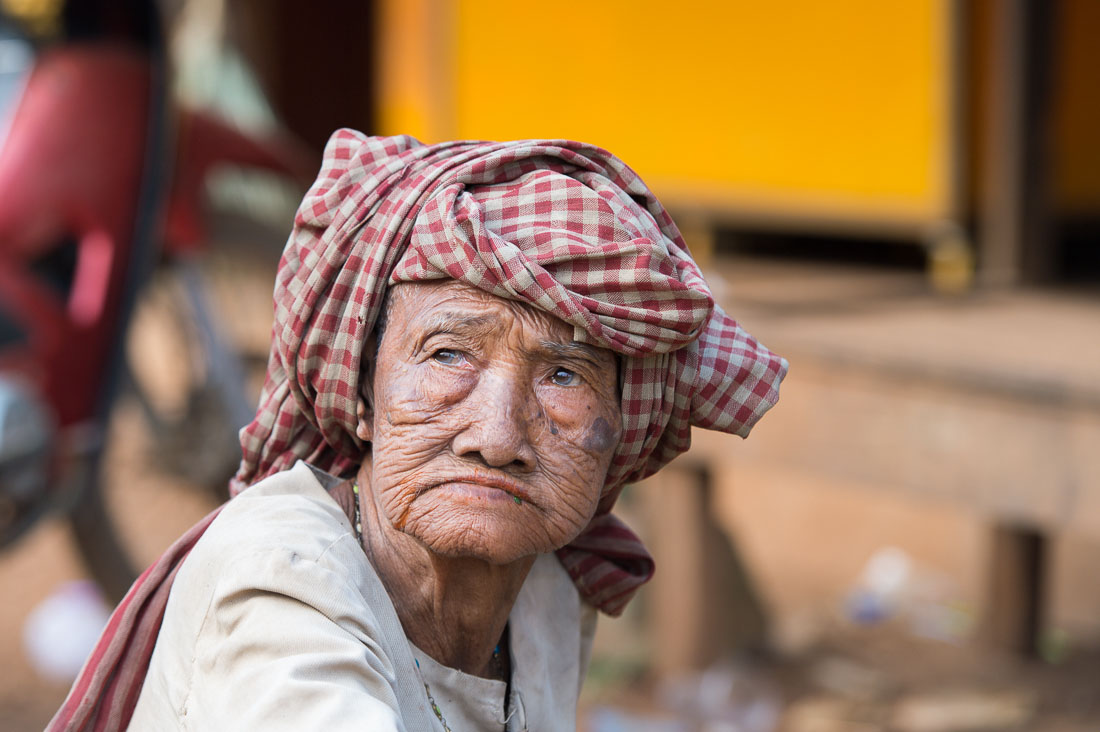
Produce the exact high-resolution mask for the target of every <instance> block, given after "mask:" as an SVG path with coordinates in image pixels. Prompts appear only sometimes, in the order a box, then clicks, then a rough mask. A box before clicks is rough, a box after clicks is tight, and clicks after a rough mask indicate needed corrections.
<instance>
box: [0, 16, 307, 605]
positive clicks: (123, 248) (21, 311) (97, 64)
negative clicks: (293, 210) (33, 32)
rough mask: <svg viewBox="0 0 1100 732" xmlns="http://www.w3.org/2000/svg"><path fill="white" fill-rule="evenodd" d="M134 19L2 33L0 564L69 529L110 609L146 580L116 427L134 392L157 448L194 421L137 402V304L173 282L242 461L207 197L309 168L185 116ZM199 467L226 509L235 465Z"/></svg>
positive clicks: (155, 31)
mask: <svg viewBox="0 0 1100 732" xmlns="http://www.w3.org/2000/svg"><path fill="white" fill-rule="evenodd" d="M130 5H133V6H134V7H136V8H139V9H140V11H141V12H139V13H137V14H135V13H127V14H123V15H122V16H119V17H121V18H122V19H123V20H122V22H121V29H120V28H119V27H117V26H111V25H110V20H111V19H110V17H106V19H105V16H103V15H102V14H100V15H95V14H88V13H87V12H84V13H72V14H68V15H66V16H65V20H66V23H67V27H66V28H65V29H64V32H63V33H62V35H63V38H64V40H63V41H62V42H60V43H55V44H52V45H47V46H46V47H44V48H41V49H39V48H36V47H35V46H34V45H33V44H32V43H31V42H30V41H29V40H28V39H27V37H26V36H24V35H23V34H22V33H21V32H20V30H19V29H18V28H17V26H16V25H14V24H13V23H11V22H2V23H0V108H2V109H3V110H4V114H3V120H2V121H0V140H2V143H0V145H2V147H0V547H4V546H7V545H8V544H10V543H11V542H13V541H15V540H16V539H17V538H18V537H19V536H20V535H22V534H23V533H25V532H26V530H27V529H28V528H30V527H31V526H32V525H34V523H35V522H36V521H37V520H38V519H39V518H41V517H42V516H43V515H45V514H46V513H47V512H49V511H64V512H66V513H67V515H68V517H69V521H70V523H71V526H72V529H73V535H74V537H75V539H76V542H77V545H78V547H79V549H80V551H81V553H82V555H83V558H84V560H85V561H86V564H87V565H88V568H89V570H90V571H91V573H92V574H93V576H94V577H95V578H96V579H97V580H98V581H99V582H100V584H101V585H102V586H103V588H104V590H105V591H106V593H107V594H108V595H109V596H112V597H115V598H118V597H121V595H122V594H123V593H124V592H125V590H126V589H127V588H128V586H129V584H130V582H131V581H132V579H133V578H134V576H135V574H134V566H133V565H134V560H133V559H132V558H131V557H130V556H129V554H130V553H129V550H128V549H127V548H126V547H125V545H124V542H122V541H120V539H119V536H118V534H119V531H118V527H117V525H116V523H117V522H116V516H114V515H113V513H112V509H111V508H110V506H109V505H108V503H107V502H106V501H105V500H104V479H103V471H102V462H103V460H102V456H103V454H104V450H105V448H106V444H107V439H108V424H109V418H110V415H111V412H112V409H113V408H114V407H115V405H116V403H117V402H118V400H119V398H120V395H121V394H123V393H124V392H126V391H129V392H130V393H132V394H136V395H137V396H138V401H139V402H140V403H142V405H143V407H144V409H143V411H144V413H145V416H146V420H147V425H148V426H149V429H150V431H152V432H156V433H158V434H159V433H163V432H167V431H169V428H170V425H166V424H165V423H166V422H171V421H173V420H174V421H182V420H183V418H184V417H183V415H179V414H176V415H173V416H171V417H170V418H165V417H164V415H163V414H160V413H158V410H157V409H156V407H155V405H153V404H151V402H150V400H149V399H147V398H144V397H143V395H142V393H141V389H140V388H135V380H134V379H133V378H131V374H132V372H133V369H132V368H130V365H129V364H128V360H127V357H126V348H125V342H126V334H127V329H128V327H129V326H130V324H131V322H132V315H133V313H134V309H135V303H137V302H138V300H139V297H141V296H142V293H143V291H144V290H147V289H148V288H149V287H150V284H151V283H153V282H155V281H159V280H162V279H164V278H165V277H171V278H172V279H174V280H175V282H176V284H175V285H174V287H175V288H176V291H177V292H180V293H183V299H184V300H185V302H184V303H182V304H181V307H179V308H178V314H179V315H180V317H183V318H186V319H187V320H188V321H189V323H188V327H189V328H190V330H191V333H192V337H193V338H194V342H193V346H194V348H193V349H192V350H193V351H194V352H193V353H191V354H190V355H189V358H198V359H199V360H200V361H201V363H200V364H198V365H197V366H195V367H194V369H193V370H194V371H195V372H196V373H198V374H199V376H198V379H199V380H200V381H201V382H202V383H201V388H202V390H203V391H204V392H205V394H206V395H207V402H210V403H214V404H215V405H216V406H217V411H218V412H219V413H218V415H217V417H216V420H217V422H218V424H219V425H220V426H219V428H218V429H219V434H220V435H221V438H222V439H219V440H218V442H221V443H225V441H226V440H225V439H224V437H225V436H228V444H229V445H231V446H232V445H234V441H233V439H232V436H233V434H235V430H236V429H237V428H239V427H240V426H242V425H243V424H244V423H245V422H247V421H248V420H249V419H250V418H251V414H252V411H253V404H252V403H251V402H250V401H249V400H248V399H247V397H246V391H245V389H244V387H243V380H244V377H243V373H242V365H241V363H240V359H239V357H238V354H237V353H236V352H235V351H234V348H233V347H232V345H231V344H228V343H227V342H226V338H224V337H223V336H222V335H221V330H220V329H219V327H218V326H219V324H220V323H221V322H223V320H224V319H225V318H226V316H227V315H230V316H231V314H219V317H214V316H213V315H212V313H211V306H210V304H209V302H208V300H207V298H206V296H205V293H204V283H203V281H202V277H203V275H202V270H201V268H200V267H199V266H198V261H199V260H200V259H201V258H202V257H203V256H205V255H206V254H208V253H209V252H208V244H207V242H208V238H207V236H206V230H205V225H204V218H203V215H202V207H201V205H200V203H201V200H202V191H203V185H204V183H205V181H206V179H207V176H208V174H209V172H210V171H211V170H212V169H213V168H215V167H216V166H218V165H220V164H223V163H226V164H232V165H237V166H250V167H256V168H261V169H265V170H269V171H274V172H277V173H280V174H284V175H286V176H289V177H291V178H293V179H294V180H295V181H298V182H302V181H308V180H309V177H310V175H311V173H312V172H313V167H312V166H313V164H314V161H313V160H312V158H311V156H310V155H308V154H306V153H304V152H303V151H302V150H301V149H300V148H299V147H297V146H296V145H294V144H292V143H289V142H287V141H273V140H261V139H256V138H252V137H248V136H246V135H243V134H241V133H239V132H237V131H235V130H233V129H231V128H230V127H228V126H226V125H225V124H222V123H221V122H219V121H217V120H216V119H214V118H212V117H209V116H206V115H203V114H199V113H194V112H186V111H182V110H179V109H176V108H175V107H174V105H173V104H172V102H171V99H170V98H169V94H168V93H167V91H166V90H167V86H166V79H165V76H166V75H165V72H164V68H165V64H164V62H163V54H162V49H163V43H161V40H160V29H159V25H158V19H157V17H156V13H155V12H154V11H153V9H152V5H151V3H131V4H130ZM86 7H87V6H86V5H85V8H86ZM89 19H92V20H94V21H95V22H93V23H89ZM89 26H91V30H89ZM196 352H197V353H196ZM196 394H197V391H196ZM198 399H199V397H197V396H194V397H193V398H192V400H191V401H192V403H193V404H194V403H197V401H198ZM205 429H207V428H206V427H201V428H200V431H202V430H205ZM178 462H180V461H178ZM182 462H184V463H186V462H188V461H187V460H184V461H182ZM191 462H199V463H202V464H204V465H209V464H210V463H217V464H219V465H221V467H218V468H217V469H216V470H214V471H213V472H214V473H219V474H220V475H219V476H218V477H217V478H215V479H212V482H215V483H219V485H218V488H219V489H220V490H222V491H224V482H223V481H224V479H225V478H227V477H228V474H229V471H231V469H232V467H233V465H234V463H235V454H229V455H228V456H221V457H219V456H214V455H210V454H205V455H202V456H200V457H198V458H197V459H196V458H195V456H192V459H191ZM166 538H170V537H166Z"/></svg>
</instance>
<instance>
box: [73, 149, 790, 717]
mask: <svg viewBox="0 0 1100 732" xmlns="http://www.w3.org/2000/svg"><path fill="white" fill-rule="evenodd" d="M785 371H786V363H785V362H784V361H783V360H782V359H780V358H778V357H777V356H775V355H774V354H772V353H770V352H769V351H768V350H766V349H765V348H763V347H762V346H760V345H759V344H758V343H757V342H756V341H754V340H753V339H752V338H751V337H750V336H749V335H748V334H746V333H745V332H744V331H743V330H741V329H740V328H739V327H738V325H737V324H736V323H735V322H734V321H733V320H731V319H730V318H729V317H727V316H726V315H725V313H723V312H722V310H721V309H720V308H718V307H716V306H715V305H714V302H713V299H712V298H711V295H710V292H709V290H708V289H707V286H706V284H705V283H704V281H703V279H702V277H701V275H700V273H699V270H698V268H697V267H696V265H695V264H694V262H692V260H691V258H690V256H689V254H688V251H687V248H686V247H685V246H684V243H683V240H682V239H681V237H680V235H679V233H678V232H677V230H676V228H675V226H674V224H673V223H672V221H671V219H670V218H669V216H668V215H667V213H666V212H665V211H664V209H663V208H662V207H661V206H660V204H659V203H658V202H657V200H656V199H655V198H654V197H653V195H652V194H651V193H650V192H649V190H648V189H647V188H646V187H645V185H644V184H643V183H642V182H641V180H640V179H639V178H638V177H637V175H635V174H634V173H633V172H632V171H631V170H630V169H629V168H628V167H626V166H625V165H624V164H623V163H622V162H621V161H619V160H618V159H616V158H615V157H613V156H611V155H610V154H609V153H607V152H606V151H604V150H601V149H599V148H595V147H592V146H589V145H583V144H579V143H574V142H565V141H523V142H509V143H473V142H458V143H446V144H441V145H422V144H420V143H418V142H417V141H415V140H413V139H411V138H408V137H394V138H369V137H366V136H364V135H361V134H359V133H356V132H352V131H349V130H342V131H340V132H337V133H336V134H335V135H334V137H333V138H332V140H331V141H330V143H329V145H328V148H327V150H326V153H325V163H324V166H323V168H322V170H321V173H320V176H319V177H318V180H317V182H316V183H315V184H314V186H313V188H312V189H311V190H310V192H309V194H308V195H307V196H306V198H305V200H304V201H303V203H302V206H301V208H300V209H299V212H298V216H297V218H296V222H295V230H294V232H293V234H292V236H291V239H290V242H289V244H288V246H287V249H286V252H285V254H284V256H283V261H282V263H281V265H280V270H279V276H278V281H277V284H276V288H275V327H274V332H273V343H272V350H271V359H270V363H269V367H268V374H267V380H266V383H265V386H264V391H263V395H262V397H261V401H260V406H259V410H258V413H257V415H256V418H255V420H254V421H253V422H252V424H250V425H249V426H248V427H246V428H245V429H244V430H243V431H242V433H241V436H242V448H243V452H244V460H243V462H242V464H241V469H240V471H239V473H238V475H237V477H236V479H235V481H234V491H235V492H239V496H238V497H236V498H235V499H233V500H232V501H230V502H229V503H228V504H227V506H226V507H225V508H224V510H221V512H220V514H218V515H217V516H216V518H208V519H207V520H206V521H205V522H203V523H202V524H200V525H199V526H198V527H196V528H195V529H193V530H192V532H191V533H190V534H189V535H188V536H185V537H184V538H183V539H181V540H180V542H178V543H177V545H176V546H175V547H173V549H172V550H170V551H169V553H168V554H167V555H166V556H165V558H163V559H162V560H161V561H160V562H158V564H157V565H154V567H152V568H151V569H150V570H149V572H147V573H146V575H144V576H143V578H142V579H141V580H139V582H138V584H137V585H135V588H134V589H133V590H131V592H130V594H129V595H128V596H127V598H126V599H125V600H124V601H123V604H122V605H120V607H119V609H118V610H117V611H116V614H115V619H114V620H113V621H112V625H111V626H109V627H108V630H107V632H106V633H105V635H104V638H103V639H102V640H101V643H100V646H99V648H97V650H96V652H95V654H93V657H92V659H91V660H90V661H89V664H88V667H87V668H86V669H85V671H84V673H83V676H82V678H81V679H79V680H78V682H77V684H76V686H74V690H73V693H72V695H71V696H70V699H69V700H68V701H67V702H66V706H65V707H63V708H62V710H61V711H60V712H59V713H58V716H57V717H56V718H55V720H54V723H53V727H52V728H54V729H91V728H93V726H96V725H102V726H97V727H96V728H97V729H99V728H110V727H111V726H112V725H113V726H114V727H116V728H124V727H125V726H126V724H127V721H130V722H131V728H133V729H156V730H165V729H195V730H208V729H249V730H251V729H271V728H273V727H274V728H278V729H284V728H285V729H325V730H332V729H349V730H350V729H372V730H374V729H377V730H399V729H407V730H429V729H443V730H456V731H457V730H472V729H477V730H483V729H498V730H502V729H507V730H517V729H532V730H554V729H573V728H574V725H575V717H576V703H577V694H578V690H579V687H580V684H581V682H582V680H583V678H584V674H585V670H586V666H587V660H588V652H589V648H590V644H591V640H592V633H593V630H594V626H595V611H596V609H599V610H603V611H604V612H606V613H608V614H611V615H616V614H618V613H619V612H621V610H622V608H623V606H624V605H625V604H626V602H627V601H628V599H629V598H630V597H631V595H632V594H633V593H634V591H635V590H636V589H637V588H638V586H639V585H641V584H642V583H643V582H645V581H646V580H647V579H648V578H649V576H650V575H651V574H652V568H653V565H652V561H651V560H650V558H649V556H648V555H647V554H646V552H645V550H644V548H643V547H642V546H641V544H640V543H639V541H638V540H637V538H636V537H635V536H634V535H633V534H632V533H631V532H630V530H629V529H627V528H626V526H624V525H623V524H622V523H620V522H618V521H617V520H616V519H615V518H614V517H613V516H612V515H611V513H610V510H611V507H612V505H613V504H614V502H615V498H616V496H617V495H618V493H619V491H620V489H621V488H622V486H623V485H624V484H625V483H628V482H630V481H634V480H638V479H641V478H644V477H646V476H647V475H650V474H652V473H653V472H655V471H656V470H657V469H658V468H660V467H661V466H662V465H664V464H665V463H667V462H668V461H669V460H671V459H672V458H673V457H675V456H676V455H677V454H679V453H680V452H683V451H684V450H685V449H686V448H687V446H688V444H689V441H690V428H691V425H693V424H694V425H699V426H702V427H706V428H711V429H719V430H724V431H727V432H733V433H736V434H739V435H742V436H744V435H746V434H747V433H748V431H749V429H750V428H751V426H752V425H753V424H754V423H755V422H756V421H757V420H758V419H759V418H760V416H761V415H762V414H763V413H764V412H765V411H767V409H768V408H769V407H771V406H772V405H773V404H774V403H775V401H776V399H777V398H778V385H779V382H780V380H781V379H782V378H783V375H784V373H785ZM169 588H170V589H169ZM162 608H163V623H161V624H160V626H159V632H158V622H159V615H160V611H161V609H162ZM154 639H155V646H154V645H153V643H152V641H153V640H154ZM150 649H152V650H151V658H150V655H149V654H150ZM145 663H148V670H147V672H145V673H144V679H143V671H144V664H145ZM131 714H132V720H131Z"/></svg>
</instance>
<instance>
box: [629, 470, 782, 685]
mask: <svg viewBox="0 0 1100 732" xmlns="http://www.w3.org/2000/svg"><path fill="white" fill-rule="evenodd" d="M638 488H639V489H640V492H641V493H642V495H643V496H644V498H643V500H644V510H645V513H646V523H647V525H648V526H649V530H648V531H647V532H646V533H647V539H648V540H649V541H650V543H651V546H650V550H651V551H652V552H653V555H654V557H655V558H656V560H657V574H656V575H655V577H654V579H653V586H652V587H651V588H650V589H649V591H648V594H647V596H648V600H647V603H646V604H647V607H648V608H650V614H649V617H648V619H647V623H648V624H649V627H650V632H651V633H652V634H653V641H654V643H653V645H654V650H655V659H654V666H655V671H657V672H658V673H661V674H667V673H679V672H684V671H690V670H696V669H700V668H705V667H706V666H709V665H710V664H712V663H714V662H715V661H718V660H719V659H722V658H726V657H729V656H731V655H734V654H737V653H739V652H744V651H758V650H762V649H763V648H764V647H765V645H766V635H767V634H766V630H767V625H766V620H765V614H764V611H763V609H762V608H761V604H760V602H759V600H758V599H757V595H756V592H755V591H754V589H753V587H752V582H751V580H750V578H749V576H748V572H747V571H746V568H745V565H744V562H742V561H741V558H740V555H739V554H738V552H737V549H736V547H735V546H734V545H733V543H731V541H730V538H729V536H728V535H727V534H726V533H725V531H723V530H722V528H721V527H720V526H719V525H718V524H717V523H716V522H715V520H714V517H713V515H712V511H711V508H710V480H709V476H708V475H707V472H706V470H705V469H704V468H702V467H699V466H693V465H690V464H687V465H683V464H677V463H674V464H673V465H671V466H669V467H667V468H664V469H663V470H662V471H661V472H660V473H659V474H658V475H657V476H655V477H653V478H650V479H649V480H647V481H645V482H644V483H642V484H641V485H639V486H638Z"/></svg>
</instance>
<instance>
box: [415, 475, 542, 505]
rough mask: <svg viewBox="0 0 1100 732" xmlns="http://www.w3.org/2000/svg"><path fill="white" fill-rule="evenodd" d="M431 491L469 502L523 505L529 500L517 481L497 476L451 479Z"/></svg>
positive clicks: (469, 476) (463, 476)
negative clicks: (444, 493) (439, 491)
mask: <svg viewBox="0 0 1100 732" xmlns="http://www.w3.org/2000/svg"><path fill="white" fill-rule="evenodd" d="M431 490H444V491H446V492H447V493H449V494H451V495H452V496H456V497H459V498H464V499H467V500H469V501H493V502H495V501H502V502H503V501H507V502H511V503H515V504H518V505H522V504H523V503H526V502H528V500H529V499H528V495H527V491H526V490H525V489H524V487H523V486H522V485H520V484H519V483H518V482H517V481H513V480H508V479H505V478H497V477H495V476H482V475H462V476H455V477H449V478H447V479H446V480H442V481H440V482H439V483H437V484H436V485H435V486H433V488H432V489H431Z"/></svg>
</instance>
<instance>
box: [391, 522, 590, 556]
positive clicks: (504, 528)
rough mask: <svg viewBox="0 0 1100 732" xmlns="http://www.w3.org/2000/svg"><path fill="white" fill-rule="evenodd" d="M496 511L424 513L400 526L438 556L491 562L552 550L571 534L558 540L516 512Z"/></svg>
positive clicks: (566, 540)
mask: <svg viewBox="0 0 1100 732" xmlns="http://www.w3.org/2000/svg"><path fill="white" fill-rule="evenodd" d="M500 513H513V512H512V511H503V512H500ZM497 514H498V512H497V511H492V510H488V511H487V510H485V509H484V508H481V509H480V510H478V511H469V512H467V511H462V510H455V511H452V512H449V515H448V516H447V520H444V521H441V520H439V517H438V516H435V515H433V514H427V515H425V516H423V517H422V518H419V517H410V518H409V520H408V521H407V522H406V524H405V526H404V527H403V528H401V529H400V530H401V531H403V532H404V533H405V534H408V535H409V536H411V537H412V538H414V539H416V540H417V541H418V542H419V543H420V544H422V545H423V546H424V547H425V548H426V549H428V550H429V551H431V552H432V553H434V554H437V555H439V556H443V557H450V558H454V559H459V558H462V559H479V560H481V561H484V562H488V563H490V564H510V563H512V562H515V561H517V560H520V559H523V558H524V557H530V556H532V555H535V554H545V553H547V552H552V551H554V550H556V549H559V548H560V547H562V546H564V545H565V544H566V543H568V541H569V539H570V538H571V535H570V534H564V535H563V536H562V537H561V539H560V542H559V541H558V540H557V539H556V538H555V536H554V535H552V534H549V533H548V532H547V531H546V530H545V529H543V530H541V531H540V530H538V529H536V528H535V527H531V526H528V525H525V523H526V522H523V521H517V520H516V517H515V516H506V515H497ZM418 518H419V520H418ZM573 533H576V532H573Z"/></svg>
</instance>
